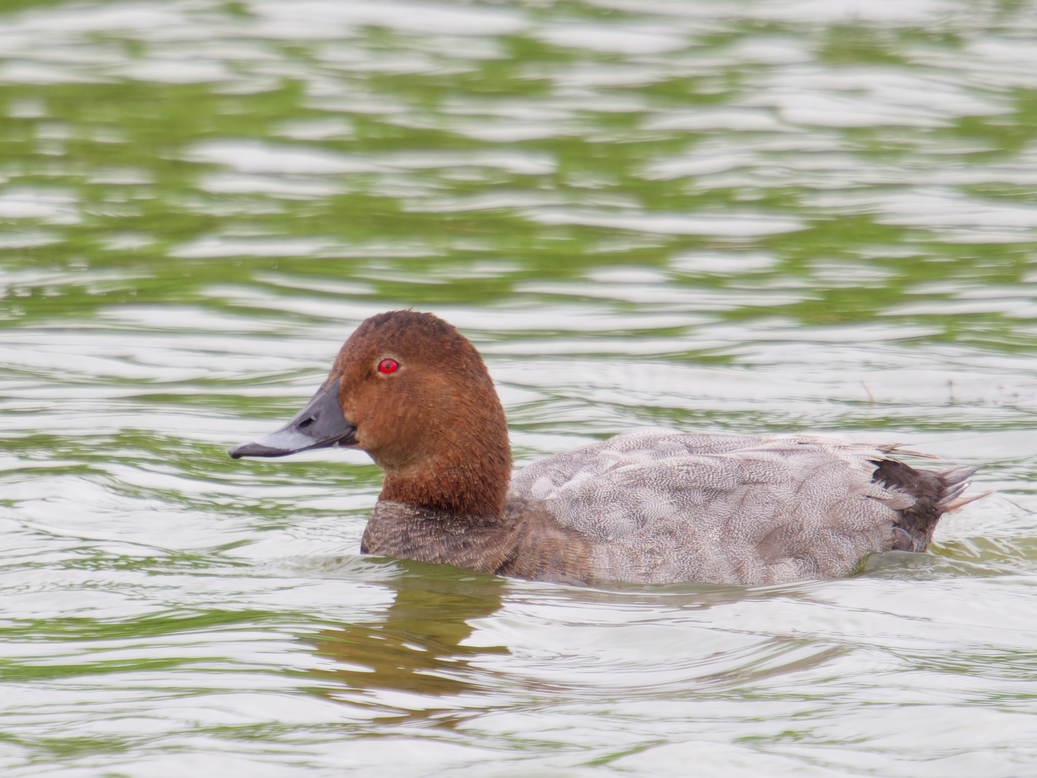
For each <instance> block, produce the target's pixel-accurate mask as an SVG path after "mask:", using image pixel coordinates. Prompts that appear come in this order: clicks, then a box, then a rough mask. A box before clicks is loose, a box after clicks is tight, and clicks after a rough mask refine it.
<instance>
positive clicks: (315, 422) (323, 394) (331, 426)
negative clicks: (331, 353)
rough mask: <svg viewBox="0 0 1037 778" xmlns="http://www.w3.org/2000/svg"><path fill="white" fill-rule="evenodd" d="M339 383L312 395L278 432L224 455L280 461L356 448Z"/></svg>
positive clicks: (233, 449)
mask: <svg viewBox="0 0 1037 778" xmlns="http://www.w3.org/2000/svg"><path fill="white" fill-rule="evenodd" d="M338 382H339V379H337V378H336V379H335V380H334V381H332V382H331V383H330V384H329V385H328V386H326V387H324V388H323V389H321V390H319V391H318V392H317V394H315V395H313V399H311V400H310V401H309V402H308V403H306V407H305V408H303V409H302V410H301V411H299V412H298V413H297V414H295V417H294V418H293V419H292V420H291V421H290V422H288V423H287V424H285V425H284V426H283V427H281V429H279V430H276V431H275V432H271V433H270V434H269V435H264V436H263V437H261V438H260V439H259V440H253V441H251V442H249V443H239V444H238V445H236V446H235V447H234V448H232V449H231V450H230V451H228V452H227V453H229V454H230V456H231V458H232V459H240V458H241V457H283V456H286V455H287V454H295V453H297V452H299V451H308V450H309V449H311V448H329V447H331V446H354V445H356V437H354V436H355V434H356V425H355V424H353V423H351V422H349V421H347V420H346V417H345V416H343V415H342V406H341V405H339V402H338Z"/></svg>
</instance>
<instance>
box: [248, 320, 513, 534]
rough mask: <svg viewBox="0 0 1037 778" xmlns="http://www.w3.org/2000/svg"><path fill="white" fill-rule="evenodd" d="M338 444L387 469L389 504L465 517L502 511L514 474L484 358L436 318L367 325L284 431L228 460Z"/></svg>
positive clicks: (349, 342) (384, 489)
mask: <svg viewBox="0 0 1037 778" xmlns="http://www.w3.org/2000/svg"><path fill="white" fill-rule="evenodd" d="M337 446H344V447H348V448H358V449H362V450H363V451H366V452H367V453H368V454H370V456H371V458H372V459H373V460H374V461H375V463H376V464H377V465H378V466H379V467H381V468H382V469H383V470H384V471H385V482H384V484H383V487H382V493H381V499H383V500H392V501H395V502H403V503H407V504H411V505H416V506H419V507H425V508H431V509H433V510H441V511H445V512H448V513H452V514H457V515H467V516H500V515H501V513H502V512H503V508H504V499H505V496H506V494H507V489H508V482H509V480H510V474H511V449H510V447H509V445H508V430H507V422H506V420H505V418H504V410H503V408H502V407H501V404H500V399H499V398H498V397H497V392H496V390H495V389H494V387H493V381H492V380H491V379H490V375H489V373H488V372H487V370H486V366H485V364H484V363H483V361H482V357H481V356H479V352H478V351H476V349H475V347H474V346H473V345H472V344H471V343H469V342H468V340H467V339H466V338H465V337H464V336H462V335H461V334H460V333H459V332H458V331H457V330H456V329H455V328H454V327H453V326H451V325H450V324H447V323H446V322H445V321H443V320H441V319H439V318H437V317H436V316H433V315H432V314H429V313H417V312H415V311H392V312H389V313H381V314H378V315H376V316H372V317H371V318H369V319H367V320H366V321H365V322H363V324H361V325H360V327H358V328H357V330H356V331H355V332H354V333H353V334H352V335H351V336H350V338H349V340H347V341H346V343H345V345H343V346H342V349H341V351H339V354H338V357H337V358H336V359H335V364H334V366H333V367H332V368H331V372H330V374H329V375H328V378H327V380H326V381H325V382H324V384H323V385H322V386H321V388H320V389H319V390H318V391H317V393H316V394H315V395H314V396H313V398H312V399H311V400H310V401H309V403H307V404H306V406H305V407H304V408H303V409H302V410H301V411H299V413H297V414H296V415H295V417H294V418H292V420H291V421H289V422H288V424H286V425H285V426H283V427H282V428H281V429H279V430H276V431H275V432H272V433H270V434H269V435H266V436H265V437H262V438H260V439H258V440H256V441H253V442H250V443H242V444H240V445H237V446H235V447H234V448H232V449H231V450H230V452H229V453H230V456H231V457H233V458H234V459H238V458H240V457H244V456H261V457H277V456H285V455H287V454H294V453H296V452H299V451H307V450H309V449H315V448H328V447H337Z"/></svg>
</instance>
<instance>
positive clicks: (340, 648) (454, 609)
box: [307, 562, 510, 719]
mask: <svg viewBox="0 0 1037 778" xmlns="http://www.w3.org/2000/svg"><path fill="white" fill-rule="evenodd" d="M396 564H398V565H399V566H400V567H401V568H402V569H403V575H402V576H401V577H400V578H399V579H397V580H395V581H391V582H388V583H389V585H390V586H392V587H393V588H395V590H396V594H395V601H394V602H393V604H392V606H390V607H389V608H388V609H387V610H386V611H384V612H383V613H382V614H380V618H379V619H378V620H377V621H372V622H370V623H358V624H348V625H343V626H341V627H338V628H334V629H325V630H322V631H321V632H319V633H318V634H317V635H315V636H313V637H310V638H307V641H308V642H312V644H313V645H314V647H315V648H316V649H317V653H318V654H319V655H320V656H323V657H327V658H330V659H333V660H335V661H338V662H341V663H343V665H344V666H343V667H342V668H340V669H324V670H319V671H317V672H319V673H320V674H321V675H324V676H326V677H327V678H328V679H329V680H334V681H336V682H338V684H342V685H344V686H345V687H346V688H347V689H349V690H356V691H360V692H361V693H362V695H363V696H366V697H367V699H366V701H365V700H358V699H357V698H356V697H355V696H353V695H352V694H351V695H350V704H357V703H358V702H359V703H360V704H367V705H369V706H372V707H375V708H377V709H380V710H382V711H384V713H383V715H388V716H394V715H396V716H400V717H401V718H404V719H414V718H430V717H432V716H435V715H436V714H444V713H445V711H444V708H445V707H451V706H444V705H442V703H436V702H431V703H430V705H429V706H422V707H421V708H420V709H419V708H418V707H407V708H402V707H400V706H399V704H398V703H399V701H398V700H393V702H392V703H388V702H386V701H385V700H382V699H379V696H378V695H377V694H376V693H375V692H377V691H378V690H390V691H398V692H407V693H410V694H415V695H421V696H425V697H435V698H440V697H443V696H456V695H460V694H463V693H467V692H485V691H487V687H488V683H489V678H490V676H491V675H493V674H492V673H490V672H489V671H486V673H485V674H484V671H483V670H482V669H480V668H479V667H477V666H476V665H474V664H473V663H472V660H473V659H476V658H478V657H480V656H484V655H487V654H508V653H510V652H509V650H508V649H507V648H506V647H503V646H499V647H493V646H491V647H485V646H468V645H464V641H465V640H466V639H467V638H469V637H470V636H471V635H472V633H473V632H474V631H475V627H474V626H473V622H474V621H475V620H476V619H480V618H484V617H486V616H490V615H491V614H493V613H495V612H496V611H497V610H499V609H500V607H501V594H502V591H503V588H504V586H505V585H506V582H505V581H504V580H503V579H501V578H496V577H493V576H488V575H472V576H471V577H468V576H466V577H465V578H463V579H459V578H458V576H457V575H456V571H451V573H450V574H443V572H442V568H433V567H432V566H430V565H427V564H424V563H421V562H398V563H396ZM484 677H485V679H486V680H485V681H484V680H483V679H484ZM498 680H499V679H498ZM338 684H336V686H334V687H329V688H328V689H327V690H326V691H325V694H326V696H328V697H331V698H334V697H336V696H341V695H342V694H343V693H344V689H343V686H340V685H338ZM408 702H409V703H410V704H415V705H416V704H418V700H416V699H415V700H410V701H408Z"/></svg>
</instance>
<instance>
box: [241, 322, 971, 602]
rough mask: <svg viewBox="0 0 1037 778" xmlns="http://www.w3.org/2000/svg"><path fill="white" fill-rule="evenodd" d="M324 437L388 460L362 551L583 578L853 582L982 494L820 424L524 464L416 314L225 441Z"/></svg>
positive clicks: (471, 361) (475, 358)
mask: <svg viewBox="0 0 1037 778" xmlns="http://www.w3.org/2000/svg"><path fill="white" fill-rule="evenodd" d="M329 447H331V448H335V447H344V448H351V449H360V450H362V451H365V452H367V454H368V455H370V457H371V458H372V459H373V460H374V462H375V463H376V464H377V465H378V466H379V467H380V468H381V469H382V470H383V471H384V480H383V483H382V490H381V494H380V495H379V497H378V500H377V502H376V503H375V505H374V508H373V510H372V512H371V514H370V517H369V518H368V523H367V526H366V528H365V530H364V534H363V539H362V541H361V546H360V550H361V552H362V553H365V554H372V555H377V556H383V557H396V558H400V559H411V560H417V561H421V562H428V563H435V564H445V565H452V566H454V567H457V568H462V569H464V570H471V571H476V572H480V573H488V574H493V575H499V576H506V577H512V578H522V579H528V580H534V581H549V582H557V583H571V584H578V585H592V586H593V585H607V584H635V585H646V586H648V585H666V584H675V583H696V584H722V585H730V584H733V585H741V586H764V585H773V584H787V583H794V582H799V581H809V580H824V579H834V578H841V577H845V576H848V575H851V574H852V573H854V572H855V571H857V570H858V569H859V568H860V567H861V565H862V562H863V561H864V560H865V559H866V558H867V557H868V556H869V555H872V554H879V553H884V552H888V551H907V552H924V551H925V550H926V548H927V547H928V545H929V543H930V541H931V540H932V537H933V533H934V530H935V529H936V525H937V523H938V522H939V520H940V517H941V516H942V515H943V514H945V513H947V512H949V511H953V510H957V509H958V508H960V507H962V506H963V505H965V504H967V503H969V502H971V501H972V500H974V499H978V497H981V496H983V495H978V496H969V495H965V494H964V492H965V490H966V488H967V487H968V486H969V479H970V478H971V476H972V475H973V474H974V473H975V472H976V471H977V468H975V467H954V468H950V469H946V470H943V471H934V470H925V469H916V468H914V467H911V466H909V465H908V464H906V463H904V462H902V461H901V460H900V458H899V457H900V456H927V455H924V454H920V453H918V452H911V451H907V450H905V449H903V447H902V445H901V444H886V445H876V444H871V443H865V442H860V441H857V440H854V439H851V438H847V437H836V436H826V435H813V434H777V435H760V436H755V435H739V434H728V433H722V432H682V431H654V430H653V431H639V432H631V433H626V434H620V435H617V436H615V437H612V438H610V439H608V440H604V441H601V442H597V443H592V444H590V445H585V446H582V447H580V448H576V449H573V450H571V451H566V452H563V453H560V454H557V455H555V456H551V457H548V458H546V459H542V460H540V461H537V462H534V463H533V464H531V465H528V466H527V467H525V468H524V469H522V470H521V471H519V472H517V473H515V474H514V475H513V474H512V457H511V447H510V444H509V440H508V426H507V421H506V418H505V415H504V409H503V407H502V405H501V401H500V398H499V397H498V395H497V391H496V389H495V387H494V384H493V380H492V379H491V377H490V374H489V371H488V370H487V368H486V365H485V363H484V362H483V359H482V357H481V355H480V354H479V352H478V350H476V348H475V346H473V345H472V344H471V342H469V340H468V339H467V338H465V337H464V335H462V334H461V333H460V332H458V330H457V329H456V328H455V327H453V326H452V325H451V324H449V323H447V322H446V321H444V320H443V319H440V318H439V317H437V316H435V315H433V314H431V313H422V312H417V311H414V310H399V311H389V312H386V313H380V314H377V315H375V316H371V317H370V318H368V319H367V320H365V321H364V322H363V323H361V325H360V326H359V327H358V328H357V329H356V330H355V331H354V332H353V334H352V335H350V337H349V338H348V340H346V342H345V344H344V345H343V346H342V348H341V350H340V351H339V353H338V356H337V357H336V358H335V361H334V363H333V365H332V368H331V371H330V373H329V374H328V377H327V379H326V380H325V381H324V383H323V384H322V385H321V387H320V388H319V389H318V390H317V392H316V394H314V395H313V397H312V398H311V399H310V401H309V402H308V403H307V404H306V405H305V407H303V409H302V410H301V411H299V413H297V414H296V415H295V416H294V418H292V419H291V420H290V421H289V422H288V423H287V424H285V425H284V426H283V427H281V428H280V429H278V430H276V431H274V432H271V433H270V434H268V435H266V436H264V437H261V438H259V439H257V440H254V441H250V442H247V443H241V444H239V445H236V446H234V447H233V448H231V449H230V451H229V452H228V453H229V454H230V456H231V457H232V458H234V459H238V458H241V457H279V456H285V455H289V454H294V453H297V452H300V451H309V450H312V449H319V448H329ZM928 456H929V458H933V459H935V458H937V457H932V456H931V455H928Z"/></svg>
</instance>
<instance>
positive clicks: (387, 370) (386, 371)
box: [378, 359, 400, 375]
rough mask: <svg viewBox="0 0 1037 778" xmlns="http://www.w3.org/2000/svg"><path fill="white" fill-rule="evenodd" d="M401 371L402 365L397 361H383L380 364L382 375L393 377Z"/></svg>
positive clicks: (379, 369) (379, 368) (379, 370)
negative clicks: (392, 375)
mask: <svg viewBox="0 0 1037 778" xmlns="http://www.w3.org/2000/svg"><path fill="white" fill-rule="evenodd" d="M399 369H400V363H399V362H397V361H396V360H395V359H383V360H382V361H381V362H379V363H378V372H379V373H381V374H382V375H391V374H393V373H395V372H396V371H397V370H399Z"/></svg>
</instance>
